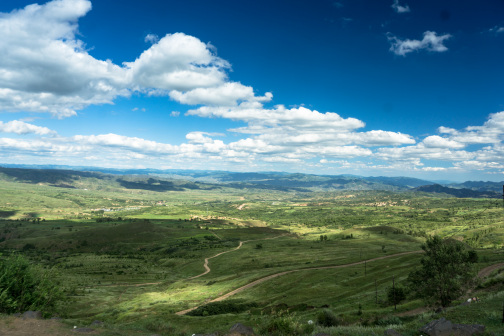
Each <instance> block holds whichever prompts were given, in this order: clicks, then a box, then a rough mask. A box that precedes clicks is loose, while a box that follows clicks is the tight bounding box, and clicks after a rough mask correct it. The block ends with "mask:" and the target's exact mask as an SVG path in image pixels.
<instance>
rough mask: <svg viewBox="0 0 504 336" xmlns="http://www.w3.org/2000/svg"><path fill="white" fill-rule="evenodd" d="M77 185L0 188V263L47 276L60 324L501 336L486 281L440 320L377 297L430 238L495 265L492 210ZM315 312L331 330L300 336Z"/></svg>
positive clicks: (382, 195) (401, 195)
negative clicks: (449, 329)
mask: <svg viewBox="0 0 504 336" xmlns="http://www.w3.org/2000/svg"><path fill="white" fill-rule="evenodd" d="M85 182H86V183H85V184H83V186H82V188H61V187H57V186H51V185H47V184H43V183H42V184H33V183H31V184H27V183H19V182H16V181H12V180H6V179H4V180H1V181H0V251H1V253H2V254H3V255H4V256H6V255H9V254H10V253H13V252H14V251H20V252H19V253H22V254H25V255H26V256H28V257H29V258H30V260H31V261H32V262H33V263H37V264H41V265H44V266H45V267H53V268H56V269H57V270H58V272H59V277H60V280H62V281H63V282H64V283H65V286H66V287H68V293H69V298H70V299H69V300H68V302H66V305H65V307H63V308H62V310H61V316H62V317H63V318H64V321H66V323H68V324H71V325H87V324H89V323H90V322H92V321H93V320H101V321H104V322H105V323H104V325H103V326H102V327H100V328H98V330H99V332H100V334H101V335H141V334H142V333H143V334H147V333H149V332H150V333H157V334H161V335H192V334H193V333H210V332H217V331H219V332H225V331H227V330H229V327H230V326H231V325H233V324H234V323H236V322H242V323H244V324H246V325H249V326H252V327H254V328H255V330H256V332H258V333H260V332H261V331H263V330H266V329H267V327H268V325H270V324H271V323H273V322H274V321H284V322H285V321H287V322H285V323H290V325H295V326H298V329H299V330H305V331H306V333H307V334H312V333H316V332H326V333H329V334H330V335H367V334H372V333H375V334H383V331H384V330H385V329H387V328H389V327H391V325H394V328H396V329H397V330H398V331H400V332H401V333H403V334H404V335H416V330H417V329H418V328H419V327H420V326H422V325H424V324H425V323H426V321H427V320H428V319H435V318H439V316H446V317H447V318H449V319H451V320H452V321H453V322H454V323H481V324H485V325H486V326H487V330H488V331H489V332H491V334H492V335H502V334H503V333H502V325H501V324H500V323H499V322H500V320H499V316H500V315H499V314H501V313H502V299H503V295H504V294H503V293H504V285H503V274H504V273H503V272H499V270H497V271H495V272H494V273H492V274H491V275H490V277H489V278H487V279H486V280H483V281H482V282H481V283H480V285H479V287H478V289H476V290H477V293H478V295H479V296H480V297H481V298H482V302H481V303H480V306H478V310H477V311H476V308H475V306H456V305H454V307H453V308H452V309H449V310H447V311H446V312H444V313H442V314H441V315H434V313H431V312H429V311H428V312H425V313H422V314H419V315H414V316H409V315H407V316H402V315H401V313H405V312H408V311H411V310H413V309H417V308H421V307H424V303H423V302H422V301H420V300H418V299H414V298H411V297H408V298H407V299H406V300H405V301H403V302H402V303H401V304H399V305H398V306H397V310H394V307H393V305H391V304H389V303H388V302H387V297H386V293H387V290H388V289H389V288H390V287H391V286H392V279H394V281H395V283H396V284H399V285H404V284H405V279H406V277H407V275H408V274H409V272H411V271H412V270H413V269H415V267H418V265H419V260H420V257H421V255H420V254H419V253H412V254H401V255H397V256H394V255H396V254H400V253H404V252H414V251H419V250H420V245H421V244H422V242H423V241H424V240H425V238H426V237H428V236H430V235H433V234H436V235H440V236H442V237H444V238H452V239H456V240H459V241H462V242H464V243H465V244H467V246H469V247H471V248H474V249H476V250H477V251H478V254H479V262H478V264H477V268H478V269H482V268H484V267H486V266H489V265H492V264H495V263H499V262H504V209H503V207H502V203H499V201H497V200H495V199H459V198H454V197H448V196H446V195H444V196H443V195H432V194H425V193H414V192H409V191H404V192H392V191H348V190H346V191H333V192H328V191H323V192H292V191H278V190H267V189H266V190H258V189H254V190H247V189H236V188H229V187H225V186H223V187H220V188H207V189H203V188H200V189H183V190H167V191H162V192H160V191H155V190H145V189H131V188H130V189H128V188H124V187H121V186H120V185H117V184H114V183H115V182H114V183H112V182H110V181H107V180H100V179H96V180H92V181H91V182H92V183H91V182H90V180H86V181H85ZM130 183H133V182H130ZM135 183H136V182H135ZM123 184H124V185H126V186H130V185H129V184H125V183H123ZM161 185H163V184H161ZM84 187H86V188H84ZM240 242H242V243H241V244H242V245H240ZM238 247H239V248H238ZM221 252H227V253H224V254H221V255H219V256H217V257H215V258H213V259H210V260H209V267H210V269H211V271H210V272H208V273H207V274H204V275H202V276H200V277H196V276H198V275H200V274H202V273H203V272H204V271H205V268H204V266H203V264H204V260H205V258H209V257H212V256H215V255H217V254H219V253H221ZM385 256H386V257H388V258H384V259H379V260H374V261H371V259H374V258H379V257H385ZM367 260H369V262H367ZM364 261H366V262H364ZM363 262H364V263H363ZM352 263H358V264H356V265H351V266H345V267H334V266H344V265H347V264H352ZM321 267H326V268H324V269H317V268H321ZM331 267H333V268H331ZM288 271H290V272H289V273H286V274H284V275H280V276H276V277H274V278H272V279H269V280H267V281H264V282H261V283H259V284H257V285H255V286H253V287H251V288H248V289H246V290H243V291H241V292H239V293H237V294H235V295H233V296H231V297H229V298H228V299H226V300H224V301H222V303H221V304H220V306H219V307H220V308H219V307H218V309H221V311H220V312H221V313H219V314H214V313H213V312H212V310H211V308H206V311H205V308H202V309H201V312H203V313H202V314H200V315H203V316H190V315H177V314H176V313H177V312H179V311H182V310H185V309H188V308H193V307H197V306H201V305H204V304H205V303H208V302H209V301H210V300H213V299H216V298H218V297H220V296H222V295H224V294H226V293H229V292H230V291H232V290H235V289H237V288H239V287H241V286H245V285H247V284H249V283H251V282H253V281H255V280H259V279H261V278H264V277H267V276H270V275H275V274H277V273H280V272H288ZM501 271H502V269H501ZM195 277H196V278H195ZM463 300H464V298H461V299H460V301H459V302H457V303H460V302H462V301H463ZM226 305H227V306H226ZM224 306H226V307H227V308H222V307H224ZM229 307H231V308H229ZM226 309H227V310H226ZM327 309H329V310H330V311H331V312H332V313H334V315H336V316H337V317H338V321H339V324H340V325H339V326H334V327H323V326H321V325H317V324H316V323H315V324H314V325H309V326H308V325H307V323H308V321H309V320H312V321H316V320H317V316H318V315H319V314H320V313H321V312H322V311H324V310H327ZM303 328H304V329H303ZM310 328H311V329H310Z"/></svg>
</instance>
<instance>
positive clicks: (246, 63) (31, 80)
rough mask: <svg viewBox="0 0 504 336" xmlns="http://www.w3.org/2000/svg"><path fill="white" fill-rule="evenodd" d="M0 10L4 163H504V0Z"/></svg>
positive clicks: (423, 172)
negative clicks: (482, 0) (503, 56)
mask: <svg viewBox="0 0 504 336" xmlns="http://www.w3.org/2000/svg"><path fill="white" fill-rule="evenodd" d="M0 12H1V14H0V54H1V55H2V57H1V58H0V164H1V163H23V164H61V165H85V166H101V167H116V168H142V167H145V168H159V169H169V168H177V169H180V168H183V169H221V170H231V171H289V172H304V173H314V174H358V175H366V176H369V175H372V176H378V175H387V176H399V175H401V176H412V177H419V178H427V179H434V180H440V179H450V180H499V181H500V180H504V177H503V174H504V144H503V140H504V135H503V134H504V82H503V78H504V66H503V64H504V63H503V62H502V55H504V1H500V0H488V1H484V2H476V1H466V0H458V1H430V0H401V1H397V0H379V1H369V0H368V1H364V0H351V1H350V0H340V1H334V0H331V1H329V0H316V1H308V0H289V1H286V0H278V1H263V0H254V1H252V0H242V1H235V0H215V1H205V0H187V1H154V0H143V1H132V0H122V1H120V2H117V1H112V0H100V1H98V0H96V1H89V0H54V1H39V2H37V3H34V2H33V0H32V1H25V0H15V1H14V0H3V1H2V2H1V3H0Z"/></svg>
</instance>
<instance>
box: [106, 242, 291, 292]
mask: <svg viewBox="0 0 504 336" xmlns="http://www.w3.org/2000/svg"><path fill="white" fill-rule="evenodd" d="M214 234H215V233H214ZM286 235H288V233H284V234H281V235H279V236H276V237H270V238H261V239H252V240H245V241H240V244H239V245H238V247H236V248H234V249H231V250H229V251H224V252H221V253H217V254H216V255H214V256H213V257H209V258H205V263H204V264H203V267H204V268H205V271H204V272H203V273H201V274H198V275H196V276H193V277H190V278H188V279H187V280H192V279H196V278H199V277H201V276H203V275H205V274H208V273H210V271H211V269H210V266H208V262H209V260H210V259H213V258H215V257H218V256H220V255H223V254H225V253H229V252H233V251H236V250H238V249H240V248H241V247H242V245H243V244H244V243H248V242H251V241H259V240H270V239H277V238H280V237H283V236H286ZM217 237H218V236H217ZM218 238H219V239H221V238H220V237H218ZM161 283H162V282H148V283H140V284H122V285H104V286H100V287H141V286H150V285H159V284H161ZM125 292H126V289H125V290H123V291H122V292H121V294H119V297H118V300H121V298H122V296H123V294H124V293H125Z"/></svg>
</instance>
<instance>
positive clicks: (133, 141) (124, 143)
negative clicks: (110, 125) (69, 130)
mask: <svg viewBox="0 0 504 336" xmlns="http://www.w3.org/2000/svg"><path fill="white" fill-rule="evenodd" d="M71 140H72V141H74V142H76V143H78V144H81V145H94V146H103V147H118V148H123V149H127V150H131V151H139V152H145V153H165V154H169V153H177V152H178V151H179V148H178V147H177V146H173V145H169V144H163V143H159V142H155V141H150V140H145V139H141V138H137V137H127V136H123V135H117V134H112V133H110V134H101V135H76V136H74V137H72V138H71Z"/></svg>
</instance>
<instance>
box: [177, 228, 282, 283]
mask: <svg viewBox="0 0 504 336" xmlns="http://www.w3.org/2000/svg"><path fill="white" fill-rule="evenodd" d="M285 235H287V233H284V234H281V235H279V236H276V237H271V238H262V239H252V240H245V241H240V244H239V245H238V247H236V248H234V249H232V250H229V251H224V252H221V253H218V254H216V255H214V256H213V257H210V258H205V263H204V264H203V267H204V268H205V271H204V272H203V273H201V274H199V275H196V276H193V277H190V278H189V279H187V280H192V279H196V278H199V277H201V276H203V275H205V274H208V273H210V271H211V269H210V266H208V261H209V260H210V259H213V258H215V257H218V256H220V255H223V254H225V253H229V252H233V251H236V250H239V249H240V248H241V247H242V245H243V244H245V243H249V242H252V241H258V240H270V239H277V238H280V237H283V236H285Z"/></svg>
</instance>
